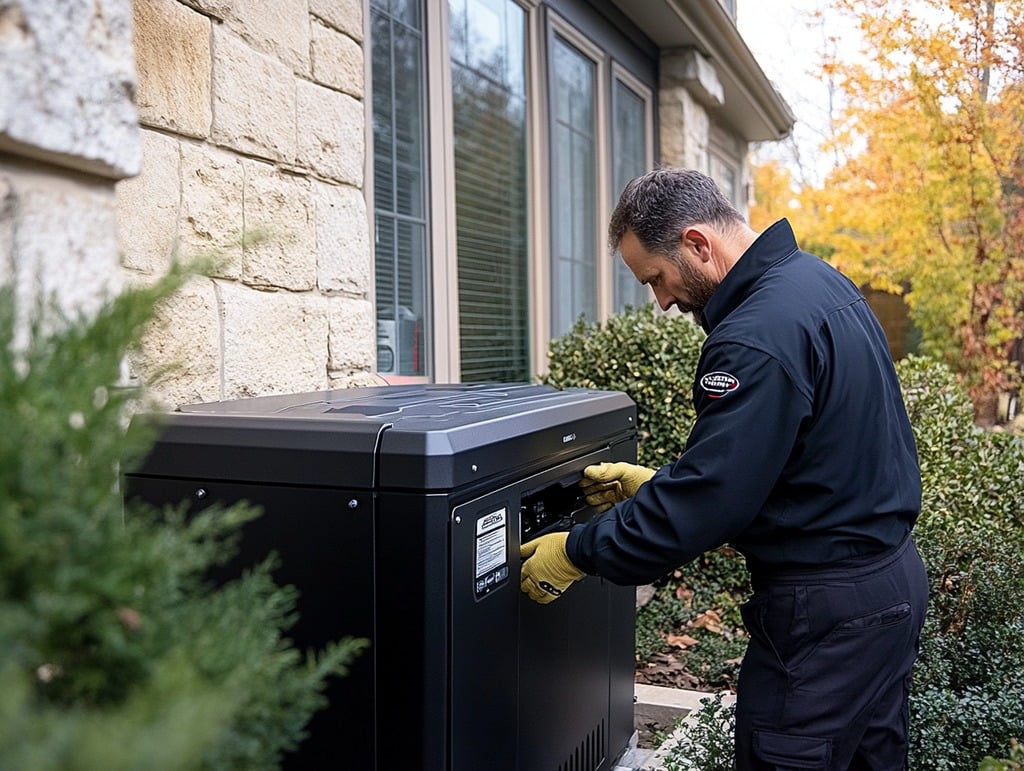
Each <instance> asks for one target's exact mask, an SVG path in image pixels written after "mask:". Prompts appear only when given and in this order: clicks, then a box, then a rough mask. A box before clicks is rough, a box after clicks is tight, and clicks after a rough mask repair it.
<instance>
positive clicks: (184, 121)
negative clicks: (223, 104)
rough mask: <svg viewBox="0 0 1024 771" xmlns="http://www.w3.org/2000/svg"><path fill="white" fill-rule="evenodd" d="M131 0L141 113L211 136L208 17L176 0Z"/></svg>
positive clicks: (154, 122)
mask: <svg viewBox="0 0 1024 771" xmlns="http://www.w3.org/2000/svg"><path fill="white" fill-rule="evenodd" d="M133 6H134V9H135V14H134V19H135V60H136V63H137V68H138V74H139V90H138V106H139V119H140V120H141V121H142V122H143V123H145V124H148V125H151V126H159V127H160V128H165V129H170V130H171V131H175V132H177V133H179V134H184V135H186V136H191V137H200V138H204V137H207V136H209V133H210V124H211V122H212V121H213V112H212V107H211V104H210V90H211V83H210V77H211V68H212V66H213V58H212V55H213V52H212V50H211V47H210V20H209V19H208V18H207V17H205V16H203V15H202V14H199V13H196V12H195V11H193V10H190V9H189V8H187V7H185V6H183V5H181V4H180V3H178V2H177V1H176V0H133Z"/></svg>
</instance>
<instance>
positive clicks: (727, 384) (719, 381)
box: [700, 372, 740, 399]
mask: <svg viewBox="0 0 1024 771" xmlns="http://www.w3.org/2000/svg"><path fill="white" fill-rule="evenodd" d="M700 387H701V388H703V389H704V390H705V391H707V392H708V398H710V399H721V398H722V397H723V396H725V395H726V394H727V393H731V392H732V391H735V390H736V389H737V388H739V387H740V381H739V380H737V379H736V377H735V376H734V375H730V374H729V373H728V372H709V373H708V374H706V375H705V376H704V377H702V378H701V379H700Z"/></svg>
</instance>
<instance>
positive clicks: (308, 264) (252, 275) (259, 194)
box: [242, 160, 317, 291]
mask: <svg viewBox="0 0 1024 771" xmlns="http://www.w3.org/2000/svg"><path fill="white" fill-rule="evenodd" d="M244 164H245V185H244V192H243V194H242V195H243V200H244V204H243V210H244V213H243V217H244V221H245V246H244V247H243V250H242V281H243V282H245V283H246V284H249V285H250V286H254V287H260V288H282V289H290V290H293V291H301V290H308V289H313V288H314V287H315V286H316V273H317V267H316V233H315V230H314V228H313V201H312V198H311V195H310V190H309V181H308V180H307V179H305V178H304V177H296V176H293V175H291V174H285V173H282V172H281V171H279V170H277V169H275V168H274V167H273V166H269V165H267V164H265V163H261V162H259V161H252V160H247V161H245V162H244Z"/></svg>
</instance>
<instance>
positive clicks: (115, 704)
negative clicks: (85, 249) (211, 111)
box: [0, 267, 366, 771]
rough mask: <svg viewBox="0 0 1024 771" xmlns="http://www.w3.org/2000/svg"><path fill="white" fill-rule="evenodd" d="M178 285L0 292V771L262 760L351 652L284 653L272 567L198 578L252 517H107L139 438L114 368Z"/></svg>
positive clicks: (356, 648) (294, 732)
mask: <svg viewBox="0 0 1024 771" xmlns="http://www.w3.org/2000/svg"><path fill="white" fill-rule="evenodd" d="M191 274H192V271H191V270H190V269H186V268H181V267H179V268H175V269H174V270H173V271H172V272H171V273H169V274H168V275H167V276H166V277H165V278H163V279H162V280H160V281H159V282H157V283H156V284H154V285H153V286H150V287H146V288H136V289H132V290H129V291H126V292H124V293H122V294H120V295H119V296H117V297H115V298H113V299H112V300H111V301H110V302H108V303H107V304H106V305H105V306H104V307H103V309H102V310H101V311H100V312H99V313H98V314H97V315H96V316H94V317H91V318H74V319H71V318H65V317H63V316H62V315H61V314H60V313H58V312H57V311H56V310H55V309H54V308H53V307H52V306H50V305H49V304H47V303H45V302H42V301H41V302H39V303H37V305H36V306H35V307H33V308H22V307H19V305H18V301H17V298H16V296H15V293H14V291H13V290H12V288H11V287H2V288H0V343H2V345H3V357H2V358H0V426H2V430H0V771H8V769H9V770H10V771H43V770H47V769H62V771H77V770H79V769H81V771H86V770H89V771H94V770H95V769H98V768H102V769H104V771H119V770H121V769H123V770H124V771H138V770H139V769H147V771H163V770H164V769H188V770H189V771H195V769H203V770H204V771H213V770H214V769H217V770H221V769H225V770H226V769H238V770H241V769H245V770H246V771H255V770H259V769H273V768H277V767H278V766H279V763H280V760H281V758H282V756H283V753H284V752H286V751H287V750H288V749H291V748H293V747H295V746H297V744H298V743H299V742H300V741H301V739H302V737H303V730H304V726H305V725H306V724H307V723H308V721H309V719H310V718H311V717H312V715H313V714H314V713H315V712H316V711H317V710H318V709H320V708H321V707H322V706H323V705H324V697H323V691H324V688H325V685H326V683H327V682H328V681H329V679H330V678H332V677H336V676H343V675H344V674H345V673H346V665H347V664H348V663H349V662H350V661H351V660H352V658H353V657H354V656H356V655H358V653H359V652H360V650H361V649H362V647H364V646H365V643H366V641H364V640H355V639H345V640H341V641H338V642H337V643H335V644H333V645H331V646H329V647H327V648H326V649H325V650H322V651H314V652H301V651H298V650H296V649H295V648H294V647H292V645H291V643H290V641H289V640H288V639H287V637H286V633H287V630H288V629H289V628H290V627H291V625H292V624H293V623H294V620H295V600H296V597H295V593H294V591H293V590H292V589H291V588H288V587H279V586H277V585H276V584H275V583H274V581H273V579H272V577H271V569H272V567H273V564H272V561H271V560H268V561H267V562H266V563H265V564H262V565H259V566H257V567H256V568H254V569H252V570H251V571H250V572H249V573H247V574H246V575H244V576H242V577H240V578H239V579H238V580H236V581H233V582H231V583H228V584H226V585H223V586H220V587H216V586H213V585H210V584H209V583H208V582H207V581H206V579H205V575H206V574H207V571H208V570H209V569H210V568H211V567H212V566H214V565H217V564H220V563H223V562H224V561H226V560H227V559H229V558H230V557H231V556H232V555H233V553H234V545H235V543H236V541H237V537H238V533H239V528H240V527H241V525H242V524H243V523H244V522H246V521H248V520H250V519H252V518H253V517H256V516H259V512H258V511H256V510H254V509H251V508H247V507H245V506H242V505H239V506H235V507H231V508H228V509H210V510H207V511H205V512H204V513H202V514H199V515H197V516H195V517H190V518H188V519H186V518H185V516H184V515H183V513H182V512H180V511H173V510H169V511H156V510H143V509H141V508H139V509H135V508H134V507H133V508H131V509H129V510H127V511H126V510H125V508H124V505H123V503H122V496H121V493H120V489H119V474H120V473H121V472H122V471H123V470H125V469H126V468H130V467H131V465H132V463H133V462H137V461H138V460H140V459H141V457H142V456H143V454H144V453H145V452H146V450H147V449H148V445H149V442H150V441H151V440H152V438H153V437H152V436H151V435H147V434H145V433H144V432H135V431H132V432H126V431H125V427H126V423H127V418H128V417H129V413H130V411H131V410H132V409H135V408H138V407H139V406H140V405H141V404H143V402H142V401H141V400H143V399H144V398H145V394H144V393H143V392H141V391H139V390H138V389H134V388H130V387H126V386H123V385H122V384H121V380H120V375H121V365H122V361H123V358H124V355H125V353H126V351H128V350H130V349H131V347H132V346H134V345H136V344H137V343H138V341H139V339H140V337H141V334H142V332H143V330H144V329H145V326H146V324H147V322H148V321H149V320H150V319H152V317H153V315H154V313H155V310H156V308H157V307H158V304H159V302H160V301H161V300H162V299H165V298H167V297H169V296H170V295H171V294H172V293H173V292H174V291H176V290H177V289H178V288H179V287H180V286H181V284H182V283H183V282H184V281H186V280H187V279H188V278H189V277H190V275H191Z"/></svg>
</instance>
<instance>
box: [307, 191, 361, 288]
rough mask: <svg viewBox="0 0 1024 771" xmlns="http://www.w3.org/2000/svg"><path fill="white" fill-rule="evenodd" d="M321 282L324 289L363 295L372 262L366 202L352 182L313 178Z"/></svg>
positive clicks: (318, 275)
mask: <svg viewBox="0 0 1024 771" xmlns="http://www.w3.org/2000/svg"><path fill="white" fill-rule="evenodd" d="M312 194H313V211H314V214H313V218H314V226H315V228H316V254H317V286H318V287H319V288H320V289H321V290H322V291H324V292H345V293H347V294H355V295H363V294H365V293H366V292H367V291H369V288H370V274H371V271H372V262H371V259H370V231H369V224H368V221H367V215H366V202H365V201H364V200H363V194H362V192H361V191H359V190H356V189H355V188H354V187H349V186H348V185H329V184H327V183H325V182H319V181H316V180H314V181H313V182H312Z"/></svg>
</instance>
